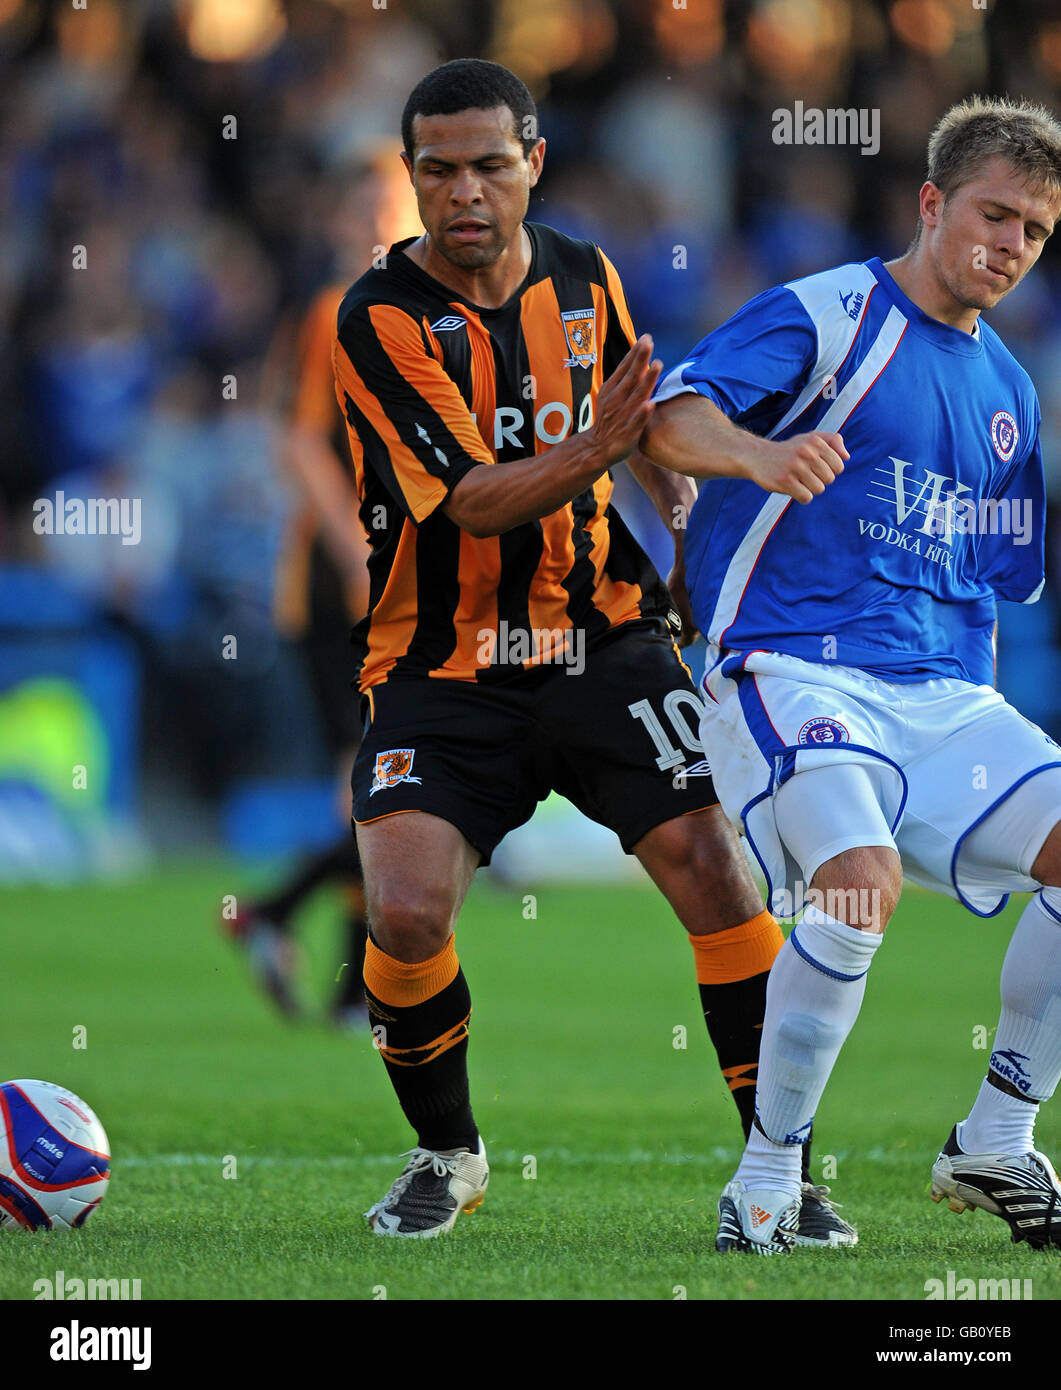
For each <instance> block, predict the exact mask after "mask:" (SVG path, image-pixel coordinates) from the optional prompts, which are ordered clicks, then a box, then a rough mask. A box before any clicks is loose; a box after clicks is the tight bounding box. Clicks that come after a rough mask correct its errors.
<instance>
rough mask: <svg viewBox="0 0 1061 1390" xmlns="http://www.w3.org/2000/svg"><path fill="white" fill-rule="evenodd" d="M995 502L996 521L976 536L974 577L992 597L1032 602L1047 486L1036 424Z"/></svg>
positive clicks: (1039, 581) (1041, 564)
mask: <svg viewBox="0 0 1061 1390" xmlns="http://www.w3.org/2000/svg"><path fill="white" fill-rule="evenodd" d="M995 497H996V499H997V504H998V505H997V509H996V510H997V522H996V521H995V520H994V519H993V518H992V517H990V516H988V517H987V525H986V526H983V527H982V528H981V534H980V536H979V544H978V546H977V561H978V569H979V577H980V578H981V579H982V580H983V581H984V583H986V584H988V585H990V587H991V588H992V589H993V590H994V592H995V596H996V597H997V598H1002V599H1009V600H1010V601H1011V602H1013V603H1034V602H1035V600H1036V599H1037V598H1038V597H1039V593H1040V591H1041V589H1042V586H1043V579H1044V577H1045V573H1046V562H1045V545H1046V526H1045V521H1046V485H1045V482H1044V479H1043V456H1042V450H1041V448H1040V445H1039V433H1038V421H1036V432H1035V435H1034V436H1033V440H1032V447H1031V449H1030V450H1029V451H1028V454H1027V456H1026V457H1025V459H1024V461H1023V462H1022V463H1021V464H1020V466H1019V467H1018V468H1016V469H1015V470H1014V471H1013V473H1012V474H1011V475H1010V477H1009V478H1008V479H1007V480H1006V481H1005V483H1004V484H1003V485H1002V487H1001V488H1000V489H999V491H998V492H997V493H996V494H995ZM993 533H994V534H993Z"/></svg>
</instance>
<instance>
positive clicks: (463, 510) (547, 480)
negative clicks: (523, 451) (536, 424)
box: [443, 434, 608, 536]
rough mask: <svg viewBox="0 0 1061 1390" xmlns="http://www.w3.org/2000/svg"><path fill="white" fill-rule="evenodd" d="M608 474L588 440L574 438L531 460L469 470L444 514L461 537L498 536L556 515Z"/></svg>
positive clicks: (583, 436) (604, 462)
mask: <svg viewBox="0 0 1061 1390" xmlns="http://www.w3.org/2000/svg"><path fill="white" fill-rule="evenodd" d="M607 469H608V460H607V457H606V456H605V454H604V453H603V452H602V450H601V449H600V448H599V447H597V446H596V445H595V444H594V443H593V442H592V440H591V439H590V437H589V436H588V435H586V434H575V435H572V436H571V437H570V438H569V439H565V440H563V442H562V443H560V444H556V445H554V446H553V448H551V449H549V450H548V452H546V453H544V454H539V455H537V456H536V457H534V458H525V459H516V460H515V461H514V462H513V463H502V464H480V465H479V466H478V467H477V468H473V469H471V470H470V471H469V472H468V473H466V474H465V475H464V477H463V478H462V479H461V480H460V482H459V483H458V484H457V486H456V487H455V488H454V489H453V491H452V492H451V493H450V496H449V500H448V501H447V502H446V503H445V505H444V507H443V510H444V511H445V513H446V515H447V516H448V517H449V519H450V520H451V521H452V522H455V523H456V525H458V526H459V527H460V528H461V530H462V531H468V532H470V534H471V535H473V536H499V535H501V534H502V533H503V532H505V531H511V530H512V528H513V527H514V526H522V525H523V524H524V523H525V522H528V521H540V520H541V518H542V517H543V516H549V515H550V514H551V513H552V512H555V511H558V510H559V509H560V508H561V507H563V506H566V504H567V503H568V502H570V501H571V500H572V499H573V498H575V497H577V496H578V495H579V493H580V492H585V490H586V488H588V487H592V485H593V484H594V483H595V482H596V481H597V479H598V478H599V477H600V476H601V474H602V473H605V472H607Z"/></svg>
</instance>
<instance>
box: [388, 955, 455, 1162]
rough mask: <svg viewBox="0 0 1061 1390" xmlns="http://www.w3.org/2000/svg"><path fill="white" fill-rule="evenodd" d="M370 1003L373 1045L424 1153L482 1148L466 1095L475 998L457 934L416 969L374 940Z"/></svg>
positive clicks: (414, 965) (417, 963)
mask: <svg viewBox="0 0 1061 1390" xmlns="http://www.w3.org/2000/svg"><path fill="white" fill-rule="evenodd" d="M365 999H366V1001H367V1003H368V1010H369V1017H370V1019H371V1021H372V1029H373V1033H374V1035H375V1038H376V1046H377V1047H378V1048H379V1051H380V1055H381V1056H382V1057H383V1064H384V1066H385V1067H386V1068H387V1075H388V1076H389V1077H390V1080H391V1085H392V1086H393V1087H394V1090H395V1093H396V1095H397V1097H398V1101H399V1104H400V1105H401V1107H402V1110H403V1111H404V1112H405V1118H406V1119H407V1120H408V1121H409V1123H410V1124H411V1125H412V1127H413V1129H415V1130H416V1135H417V1141H418V1143H419V1144H420V1146H421V1148H425V1149H459V1148H461V1147H464V1146H467V1147H468V1148H469V1149H471V1150H472V1151H473V1152H475V1151H477V1150H478V1147H479V1133H478V1130H477V1129H476V1127H475V1120H474V1119H473V1117H472V1110H471V1101H470V1099H469V1094H468V1019H469V1016H470V1015H471V1005H472V1000H471V992H470V991H469V989H468V984H467V981H466V980H465V978H464V972H463V971H462V970H461V968H460V962H459V961H458V959H457V948H456V946H455V944H454V940H453V937H452V936H451V937H450V939H449V940H448V941H447V942H446V944H445V946H443V948H442V950H441V951H439V953H438V955H436V956H432V957H431V958H430V959H429V960H425V961H418V962H416V963H415V964H407V963H406V962H404V961H400V960H395V959H394V957H393V956H388V955H387V954H386V952H384V951H381V950H380V948H379V947H378V946H377V945H376V943H375V942H374V941H373V940H372V938H371V937H369V940H368V944H367V946H366V949H365Z"/></svg>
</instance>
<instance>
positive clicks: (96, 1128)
mask: <svg viewBox="0 0 1061 1390" xmlns="http://www.w3.org/2000/svg"><path fill="white" fill-rule="evenodd" d="M109 1178H110V1145H109V1144H108V1142H107V1135H106V1133H105V1131H104V1129H103V1126H102V1125H101V1124H100V1122H99V1120H98V1119H97V1118H96V1116H95V1115H94V1114H93V1112H92V1111H91V1110H90V1109H89V1107H88V1106H87V1105H86V1104H85V1102H84V1101H83V1100H81V1099H80V1098H79V1097H78V1096H75V1095H74V1093H73V1091H67V1090H64V1089H63V1087H62V1086H53V1085H52V1084H51V1082H49V1081H5V1082H3V1083H2V1084H0V1230H27V1231H41V1230H58V1231H69V1230H72V1229H73V1228H74V1227H75V1226H83V1225H84V1223H85V1222H86V1221H87V1220H88V1218H89V1217H90V1216H91V1215H92V1213H93V1212H94V1211H95V1209H96V1208H97V1207H98V1206H99V1204H100V1202H102V1200H103V1197H104V1194H105V1193H106V1191H107V1182H108V1180H109Z"/></svg>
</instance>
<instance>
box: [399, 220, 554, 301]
mask: <svg viewBox="0 0 1061 1390" xmlns="http://www.w3.org/2000/svg"><path fill="white" fill-rule="evenodd" d="M405 255H407V256H408V257H409V259H410V260H411V261H413V262H415V264H416V265H418V266H419V267H420V269H421V270H423V271H424V272H425V273H426V274H428V275H430V276H431V278H432V279H433V280H438V281H439V282H440V283H441V284H443V285H445V286H446V288H447V289H450V290H454V291H456V293H457V294H459V295H460V296H461V297H462V298H463V299H466V300H468V302H469V303H470V304H478V305H480V306H481V307H482V308H484V309H500V308H501V306H502V305H503V304H507V303H508V301H509V300H510V299H511V298H512V296H513V295H514V294H515V293H516V291H517V290H518V289H519V287H520V285H522V284H523V281H524V280H525V279H526V277H527V272H528V270H530V264H531V257H532V255H533V247H532V246H531V239H530V236H529V234H528V232H527V231H526V229H525V228H524V227H523V225H522V224H521V225H520V228H519V231H518V232H517V234H516V235H515V236H514V237H513V238H512V240H511V242H509V244H508V246H506V247H505V249H504V251H502V253H501V255H500V256H498V258H497V260H496V261H494V263H493V264H492V265H487V266H483V267H481V268H480V269H477V270H465V269H464V268H463V266H459V265H454V264H453V262H452V261H448V260H447V259H446V258H445V256H443V255H442V254H441V253H440V252H439V250H438V249H437V247H436V246H435V243H434V242H433V241H432V240H431V238H430V236H429V235H428V234H427V232H425V233H424V235H423V236H422V237H420V238H419V240H417V241H414V242H413V244H412V245H411V246H407V247H406V248H405Z"/></svg>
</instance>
